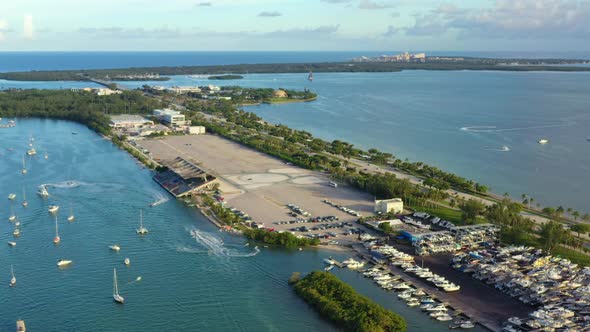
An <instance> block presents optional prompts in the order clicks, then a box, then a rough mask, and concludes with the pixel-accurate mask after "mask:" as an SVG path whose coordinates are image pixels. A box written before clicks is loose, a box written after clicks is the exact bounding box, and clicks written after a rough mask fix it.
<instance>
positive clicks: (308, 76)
mask: <svg viewBox="0 0 590 332" xmlns="http://www.w3.org/2000/svg"><path fill="white" fill-rule="evenodd" d="M307 80H308V81H310V82H313V72H312V71H311V70H310V71H309V75H307Z"/></svg>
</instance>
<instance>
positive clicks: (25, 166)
mask: <svg viewBox="0 0 590 332" xmlns="http://www.w3.org/2000/svg"><path fill="white" fill-rule="evenodd" d="M21 173H23V175H25V174H27V164H25V156H23V169H22V171H21Z"/></svg>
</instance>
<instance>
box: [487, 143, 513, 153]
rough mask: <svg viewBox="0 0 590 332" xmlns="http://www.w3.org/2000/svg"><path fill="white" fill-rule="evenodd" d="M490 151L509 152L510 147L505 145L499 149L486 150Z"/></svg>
mask: <svg viewBox="0 0 590 332" xmlns="http://www.w3.org/2000/svg"><path fill="white" fill-rule="evenodd" d="M488 150H490V151H497V152H509V151H510V147H509V146H507V145H504V146H502V147H501V148H499V149H488Z"/></svg>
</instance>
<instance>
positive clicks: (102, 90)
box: [95, 88, 123, 96]
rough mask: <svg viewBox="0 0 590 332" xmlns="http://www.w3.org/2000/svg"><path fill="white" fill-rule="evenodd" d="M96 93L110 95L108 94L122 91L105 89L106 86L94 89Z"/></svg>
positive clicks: (116, 93)
mask: <svg viewBox="0 0 590 332" xmlns="http://www.w3.org/2000/svg"><path fill="white" fill-rule="evenodd" d="M95 91H96V95H97V96H110V95H118V94H121V93H123V92H122V91H120V90H111V89H106V88H102V89H96V90H95Z"/></svg>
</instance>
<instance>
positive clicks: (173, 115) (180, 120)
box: [153, 108, 186, 127]
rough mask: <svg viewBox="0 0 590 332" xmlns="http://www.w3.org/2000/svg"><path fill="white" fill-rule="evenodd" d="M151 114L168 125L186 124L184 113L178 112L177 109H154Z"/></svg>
mask: <svg viewBox="0 0 590 332" xmlns="http://www.w3.org/2000/svg"><path fill="white" fill-rule="evenodd" d="M153 114H154V116H155V117H156V119H158V120H160V121H162V122H163V123H165V124H168V125H170V126H177V127H179V126H184V125H186V118H185V116H184V114H182V113H180V112H179V111H175V110H173V109H169V108H165V109H157V110H154V112H153Z"/></svg>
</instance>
